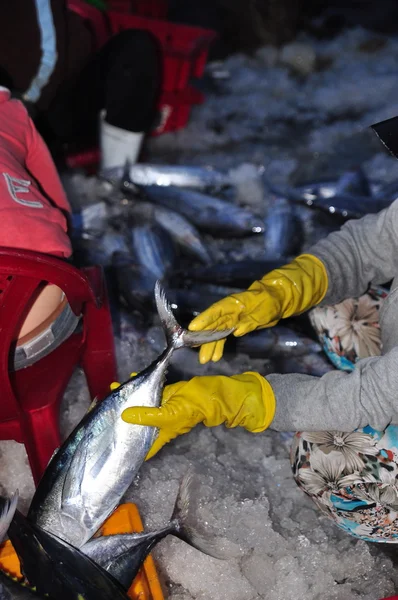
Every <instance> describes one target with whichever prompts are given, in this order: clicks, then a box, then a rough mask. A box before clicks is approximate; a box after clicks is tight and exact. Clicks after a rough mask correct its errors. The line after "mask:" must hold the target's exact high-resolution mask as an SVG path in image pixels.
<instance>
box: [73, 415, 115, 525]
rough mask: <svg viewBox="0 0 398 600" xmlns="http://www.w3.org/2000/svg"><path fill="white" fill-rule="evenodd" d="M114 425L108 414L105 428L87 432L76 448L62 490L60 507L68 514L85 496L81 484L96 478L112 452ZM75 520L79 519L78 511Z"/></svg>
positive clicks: (85, 493) (85, 492) (85, 491)
mask: <svg viewBox="0 0 398 600" xmlns="http://www.w3.org/2000/svg"><path fill="white" fill-rule="evenodd" d="M114 425H115V423H114V421H113V420H112V417H111V415H110V414H108V421H107V424H106V427H103V428H102V429H99V430H98V432H97V433H96V434H94V433H93V432H92V431H91V432H87V433H86V434H85V435H84V436H83V438H82V440H81V441H80V443H79V445H78V446H77V448H76V450H75V453H74V455H73V458H72V460H71V463H70V466H69V468H68V472H67V474H66V477H65V481H64V485H63V489H62V497H61V506H62V507H64V508H65V507H68V514H70V515H72V514H73V513H74V507H75V505H76V500H77V499H78V498H80V497H81V496H82V495H87V490H85V489H83V488H82V484H83V482H84V481H86V482H87V483H86V486H87V485H89V483H88V482H90V481H91V480H92V479H95V478H96V477H98V476H99V474H100V472H101V470H102V468H103V466H104V464H105V463H106V461H107V459H108V458H109V455H110V454H111V453H112V452H113V450H114V445H115V435H114ZM88 449H89V450H90V452H89V453H88ZM76 518H79V519H80V509H79V515H78V517H76Z"/></svg>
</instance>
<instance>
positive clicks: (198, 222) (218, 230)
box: [143, 185, 264, 237]
mask: <svg viewBox="0 0 398 600" xmlns="http://www.w3.org/2000/svg"><path fill="white" fill-rule="evenodd" d="M143 192H144V194H145V197H146V199H148V200H149V201H150V202H154V203H155V204H160V205H161V206H165V207H166V208H169V209H171V210H174V211H176V212H178V213H180V214H181V215H183V216H184V217H185V218H186V219H188V220H189V221H190V222H191V223H193V225H195V227H197V228H198V229H199V230H202V231H206V232H208V233H211V234H213V235H216V236H218V237H241V236H245V235H249V234H253V233H262V232H263V231H264V224H263V223H262V221H261V219H259V218H257V217H255V216H254V215H253V214H252V213H251V212H250V211H248V210H245V209H243V208H240V207H239V206H236V205H235V204H232V203H231V202H226V201H225V200H220V199H219V198H214V197H213V196H207V195H205V194H202V193H200V192H194V191H191V190H182V189H180V188H178V187H175V186H169V187H161V186H157V185H150V186H146V187H145V188H143Z"/></svg>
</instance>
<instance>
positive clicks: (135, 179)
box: [102, 163, 231, 190]
mask: <svg viewBox="0 0 398 600" xmlns="http://www.w3.org/2000/svg"><path fill="white" fill-rule="evenodd" d="M102 176H103V177H104V178H105V179H108V180H110V181H121V180H122V179H123V177H125V178H126V176H127V178H128V180H129V181H130V182H132V183H133V184H135V185H158V186H162V187H167V186H170V185H175V186H177V187H182V188H191V189H196V190H208V189H214V190H218V189H222V188H223V187H226V186H229V185H231V180H230V177H229V176H228V175H227V174H224V173H221V172H219V171H215V170H214V169H212V168H210V167H186V166H182V165H154V164H148V163H147V164H145V163H136V164H134V165H127V167H125V168H117V169H112V170H108V171H104V172H103V173H102Z"/></svg>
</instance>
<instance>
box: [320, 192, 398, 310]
mask: <svg viewBox="0 0 398 600" xmlns="http://www.w3.org/2000/svg"><path fill="white" fill-rule="evenodd" d="M308 254H313V255H315V256H317V257H318V258H319V259H320V260H321V261H322V262H323V263H324V265H325V267H326V270H327V273H328V278H329V289H328V292H327V294H326V296H325V298H324V300H323V302H322V304H336V303H338V302H341V301H342V300H344V299H345V298H350V297H357V296H360V295H361V294H363V293H365V291H366V289H367V287H368V285H369V283H374V284H382V283H386V282H387V281H390V279H392V278H393V277H394V276H395V275H396V274H397V265H398V200H396V201H395V202H393V203H392V204H391V206H389V207H388V208H386V209H385V210H383V211H381V212H380V213H378V214H375V215H367V216H366V217H363V218H362V219H358V220H351V221H348V222H347V223H346V224H345V225H343V227H342V228H341V229H340V230H339V231H336V232H333V233H331V234H330V235H328V236H327V237H326V238H325V239H324V240H321V241H319V242H318V243H317V244H315V245H314V246H312V248H310V249H309V250H308Z"/></svg>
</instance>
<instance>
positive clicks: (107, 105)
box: [0, 0, 162, 169]
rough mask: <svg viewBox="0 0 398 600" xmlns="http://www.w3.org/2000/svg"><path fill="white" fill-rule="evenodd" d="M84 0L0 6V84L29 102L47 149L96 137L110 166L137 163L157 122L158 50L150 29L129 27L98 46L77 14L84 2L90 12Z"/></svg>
mask: <svg viewBox="0 0 398 600" xmlns="http://www.w3.org/2000/svg"><path fill="white" fill-rule="evenodd" d="M89 4H90V2H89V1H88V0H73V1H72V0H69V1H66V0H14V1H13V2H11V3H10V2H4V3H0V31H1V35H0V85H5V86H6V87H8V88H10V89H11V90H12V93H13V94H14V95H16V96H17V97H19V98H20V99H22V101H23V102H24V103H25V104H26V106H27V107H28V109H29V111H30V112H31V115H32V116H33V118H34V120H35V123H36V126H37V128H38V130H39V131H40V133H41V135H42V136H43V138H44V139H45V141H46V143H47V144H48V146H49V147H50V149H51V150H52V151H55V150H56V149H60V150H62V152H63V148H64V145H68V146H69V148H71V149H72V148H73V149H81V148H85V147H86V148H87V147H90V146H91V147H92V145H93V143H94V144H95V143H96V141H97V140H98V138H99V146H100V149H101V167H102V169H108V168H113V167H118V166H124V165H125V163H126V161H127V160H128V161H129V162H130V163H134V162H136V160H137V157H138V155H139V152H140V149H141V144H142V141H143V138H144V136H145V134H146V133H147V132H149V131H150V130H151V128H152V127H153V126H154V124H155V120H156V118H157V116H158V114H157V104H158V98H159V94H160V90H161V72H162V57H161V48H160V44H159V43H158V41H157V39H156V38H155V37H154V36H153V35H152V34H151V33H150V32H147V31H141V30H132V29H129V30H125V31H121V32H120V33H118V34H117V35H115V36H113V37H112V38H111V39H109V41H107V42H106V43H105V44H104V45H103V46H102V48H101V49H99V50H98V40H97V39H96V36H95V31H94V29H95V28H94V27H92V26H91V24H90V22H89V21H88V20H87V19H85V18H84V17H83V16H81V14H82V13H83V12H84V9H85V7H86V8H87V10H91V11H93V10H94V12H95V10H96V9H95V8H94V7H93V6H89ZM74 7H77V10H78V11H79V14H78V13H77V12H76V11H75V10H74ZM21 15H23V16H24V18H23V19H21ZM98 16H99V17H100V18H101V17H102V16H103V15H101V12H100V11H98ZM16 40H17V43H16ZM21 44H23V45H24V46H23V47H22V46H21ZM24 49H25V51H24ZM21 57H23V60H22V58H21ZM98 129H99V135H98ZM97 143H98V142H97Z"/></svg>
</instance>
